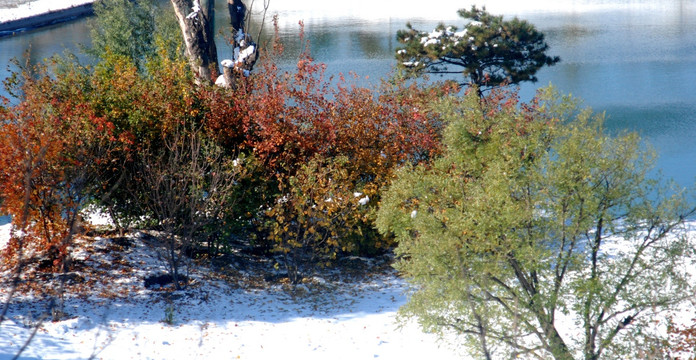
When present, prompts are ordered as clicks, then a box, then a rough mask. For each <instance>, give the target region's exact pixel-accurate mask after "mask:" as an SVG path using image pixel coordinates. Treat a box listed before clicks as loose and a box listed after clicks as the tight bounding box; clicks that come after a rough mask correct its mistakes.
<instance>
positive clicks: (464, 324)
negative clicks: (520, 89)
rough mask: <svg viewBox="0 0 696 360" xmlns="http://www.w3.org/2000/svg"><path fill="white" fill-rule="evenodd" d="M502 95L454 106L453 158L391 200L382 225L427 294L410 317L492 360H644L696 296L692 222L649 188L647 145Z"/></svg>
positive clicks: (588, 120)
mask: <svg viewBox="0 0 696 360" xmlns="http://www.w3.org/2000/svg"><path fill="white" fill-rule="evenodd" d="M490 95H491V96H490V97H489V98H487V99H479V98H478V97H477V96H475V95H473V96H472V95H469V96H467V97H466V98H465V99H463V100H460V99H449V100H446V101H444V103H443V105H442V106H443V112H444V114H445V117H446V118H447V119H448V121H449V125H448V127H447V128H446V130H445V134H444V143H445V146H446V149H445V152H444V155H443V156H442V157H441V158H439V159H437V160H435V161H434V162H432V164H431V166H429V167H425V166H419V167H409V168H406V169H403V170H402V171H400V172H399V173H398V178H397V180H395V181H394V183H393V184H392V186H391V188H390V189H389V190H388V191H387V192H386V194H384V195H383V202H382V206H381V207H380V209H379V212H378V217H377V225H378V227H379V230H380V231H381V232H382V233H384V234H388V233H394V234H395V236H396V238H397V241H398V248H397V249H396V253H397V256H398V259H399V260H398V261H397V263H396V267H397V268H398V269H399V270H400V271H401V272H402V273H403V274H405V275H406V277H407V278H409V279H410V281H411V282H412V283H413V284H414V285H415V288H416V289H417V291H416V292H415V293H414V294H413V296H412V297H411V299H410V300H409V302H408V304H407V305H406V306H405V307H404V308H403V309H402V314H404V315H405V316H407V317H416V318H418V319H419V320H420V321H421V324H422V325H423V326H424V327H425V328H426V329H427V330H436V331H445V330H453V331H455V332H456V333H458V334H461V335H463V337H464V338H465V339H466V341H467V343H468V344H469V345H471V349H472V353H473V354H475V355H478V356H480V357H483V358H486V359H492V358H503V357H510V356H511V357H513V358H514V357H516V356H523V357H538V358H547V357H549V356H552V357H553V358H555V359H559V360H560V359H573V358H575V357H582V358H584V359H587V360H589V359H598V358H600V357H607V358H626V357H633V358H635V357H641V355H640V354H641V353H640V352H639V351H641V349H640V347H641V346H647V345H646V344H651V345H653V344H655V342H651V341H648V340H649V339H654V337H649V335H650V336H653V335H654V334H650V331H648V330H647V329H649V326H647V324H648V322H649V321H650V320H651V319H654V315H656V314H657V313H659V312H661V311H665V310H666V309H669V308H670V307H672V306H674V305H675V304H678V303H679V302H681V301H683V300H685V298H687V297H692V296H693V289H691V288H690V286H689V284H688V283H687V281H686V279H687V274H686V273H685V271H684V269H685V267H683V265H684V263H685V261H686V255H688V254H690V252H691V251H692V249H691V248H690V247H689V244H688V241H687V240H688V239H686V238H685V237H684V236H681V235H680V233H679V231H678V230H679V229H680V225H681V224H682V223H683V221H684V218H685V217H686V216H687V215H690V214H693V212H694V209H688V207H687V205H686V202H685V201H684V197H683V196H682V195H683V194H681V193H678V194H677V195H674V196H669V197H667V196H664V195H663V194H664V193H663V191H662V188H661V187H660V186H659V183H658V182H657V181H655V180H651V179H648V178H647V177H646V174H647V172H648V170H649V169H650V165H651V161H652V159H653V155H652V153H651V152H650V151H648V150H646V149H645V147H643V146H642V144H641V142H640V139H639V138H638V136H637V135H635V134H624V135H621V136H618V137H615V138H614V137H610V136H608V135H606V134H605V133H604V131H603V128H602V117H601V116H592V114H591V112H589V111H577V109H576V108H575V107H574V106H572V103H570V102H569V101H568V100H565V101H556V100H553V101H551V100H549V101H538V102H534V103H532V104H531V105H524V104H523V105H519V104H516V102H515V101H514V100H513V99H514V98H515V96H502V97H501V96H499V92H498V91H494V92H492V94H490ZM547 99H553V98H547ZM680 266H681V267H680ZM561 318H563V319H565V320H563V321H561ZM630 341H635V343H634V344H629V342H630ZM658 344H659V342H658ZM629 345H630V346H629Z"/></svg>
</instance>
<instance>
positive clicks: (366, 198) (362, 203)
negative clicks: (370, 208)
mask: <svg viewBox="0 0 696 360" xmlns="http://www.w3.org/2000/svg"><path fill="white" fill-rule="evenodd" d="M369 202H370V197H369V196H367V195H365V197H364V198H362V199H360V200H358V204H360V205H367V203H369Z"/></svg>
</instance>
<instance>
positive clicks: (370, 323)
mask: <svg viewBox="0 0 696 360" xmlns="http://www.w3.org/2000/svg"><path fill="white" fill-rule="evenodd" d="M96 218H97V219H98V218H99V217H96ZM92 222H93V223H94V222H95V221H92ZM688 225H689V232H690V233H691V234H694V233H696V223H694V222H691V223H689V224H688ZM9 232H10V224H9V218H8V217H0V248H3V247H4V246H5V244H6V242H7V240H8V239H9ZM76 244H77V245H78V246H77V250H74V251H73V258H74V260H73V265H72V267H73V269H74V272H72V273H69V274H68V275H69V278H68V281H67V283H68V285H69V286H70V287H71V288H70V289H69V290H68V291H67V292H66V293H67V294H75V293H78V292H77V291H76V289H79V290H80V292H79V293H80V294H81V295H79V296H70V297H68V298H67V299H66V300H65V305H64V313H65V314H66V317H65V320H62V321H58V322H51V321H50V320H46V321H44V322H43V323H41V326H40V327H39V331H38V332H37V334H36V336H35V338H34V339H33V341H32V342H31V343H30V346H29V347H28V348H27V349H26V350H25V351H24V352H23V353H22V356H21V357H20V359H25V360H31V359H90V358H93V359H187V360H188V359H276V358H280V359H303V360H311V359H339V360H340V359H346V360H348V359H351V360H352V359H445V360H446V359H467V357H466V356H464V355H463V351H462V350H461V349H457V348H456V347H454V346H453V345H451V344H450V345H447V344H443V343H441V342H438V341H437V338H436V336H435V335H432V334H425V333H423V332H421V330H420V328H419V327H418V325H417V324H415V323H412V322H411V323H406V324H401V325H402V326H399V324H397V322H396V312H397V310H398V308H399V307H400V306H402V305H403V304H404V303H405V302H406V295H405V293H406V291H407V285H406V284H405V282H404V281H403V280H402V279H400V278H399V277H398V276H397V275H396V274H395V273H394V272H393V271H391V270H389V268H388V267H387V266H386V263H385V262H381V263H380V262H379V260H370V259H361V258H351V259H350V261H353V262H355V264H357V265H353V266H351V267H347V268H341V272H340V273H339V272H331V271H327V272H324V273H323V274H322V275H321V276H322V277H317V276H315V277H313V278H311V279H308V281H307V282H306V283H305V284H301V285H298V286H297V287H296V288H292V287H290V286H289V285H283V284H281V283H279V282H277V281H272V280H271V281H270V282H267V279H266V278H264V274H265V273H263V272H260V271H258V268H257V267H255V266H256V265H255V264H257V263H258V261H248V258H245V257H244V256H246V255H242V254H241V253H240V254H237V255H235V257H232V258H231V259H228V260H226V261H225V262H224V264H223V265H217V266H214V267H212V268H211V267H202V266H196V265H193V264H192V265H191V267H190V272H189V273H188V277H189V278H190V279H191V281H190V283H189V286H188V287H187V289H185V290H182V291H173V290H172V289H171V288H170V287H167V286H165V287H160V286H151V287H146V286H145V282H144V280H145V279H146V278H148V277H150V276H152V275H156V274H162V273H164V271H165V267H164V262H163V260H162V257H161V255H160V253H159V250H158V244H157V243H156V238H155V237H152V236H148V235H147V234H144V233H138V234H136V235H134V236H130V237H127V238H118V237H115V238H111V239H106V238H101V237H96V238H85V239H80V240H78V241H76ZM249 256H250V255H249ZM361 265H362V266H361ZM263 266H266V267H265V269H267V270H268V269H271V270H270V271H273V270H272V267H270V266H268V265H263ZM691 266H693V264H692V265H691ZM365 269H368V271H364V270H365ZM370 269H372V270H370ZM353 271H355V272H354V273H353ZM692 271H693V269H692ZM356 274H358V275H357V276H356ZM37 277H43V279H44V282H42V284H46V283H49V284H50V283H51V281H52V279H55V277H54V275H50V274H47V273H37ZM10 278H11V274H9V273H7V272H0V279H2V280H4V281H0V304H3V303H4V300H5V299H6V298H7V294H8V289H9V286H8V284H7V279H10ZM53 284H55V282H53ZM48 288H49V287H45V288H43V289H40V288H36V287H28V288H23V292H22V294H21V295H17V296H15V297H14V300H13V302H12V304H11V306H10V308H9V316H8V320H5V321H4V322H3V323H2V324H0V360H4V359H11V358H13V356H14V355H15V354H16V353H17V351H18V350H19V349H20V347H21V346H22V345H23V344H24V342H25V341H26V339H27V338H29V336H30V335H31V333H32V330H33V329H34V328H35V325H36V324H37V323H38V321H39V320H38V318H39V316H40V315H41V314H44V313H46V310H47V309H48V308H49V305H50V304H49V303H48V301H47V300H44V299H45V298H46V297H39V296H37V295H36V293H37V292H42V291H46V289H48ZM663 316H666V314H664V315H663ZM671 316H672V317H673V318H674V320H676V322H677V323H683V324H691V323H692V321H691V319H692V318H693V317H694V307H693V305H690V304H685V307H684V308H682V311H681V312H677V313H672V314H671ZM165 320H168V321H165ZM655 320H656V322H655V325H656V327H657V328H662V329H663V330H658V331H664V325H665V320H666V317H661V318H660V319H655ZM558 321H559V324H558V325H559V329H560V330H561V332H562V333H563V336H564V337H566V338H572V337H573V334H574V333H576V332H577V331H579V329H577V328H576V326H574V325H573V320H572V319H571V318H567V319H565V318H564V317H559V319H558ZM578 334H579V333H578ZM692 355H693V354H690V355H688V358H691V356H692ZM685 358H687V357H685Z"/></svg>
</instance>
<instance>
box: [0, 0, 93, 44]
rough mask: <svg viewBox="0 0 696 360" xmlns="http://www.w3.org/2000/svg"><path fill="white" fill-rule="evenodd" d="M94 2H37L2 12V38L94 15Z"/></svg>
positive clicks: (36, 0) (4, 9)
mask: <svg viewBox="0 0 696 360" xmlns="http://www.w3.org/2000/svg"><path fill="white" fill-rule="evenodd" d="M93 3H94V0H67V1H54V0H35V1H31V2H29V3H25V4H21V5H19V6H17V7H14V8H3V9H2V11H0V37H2V36H9V35H14V34H17V33H21V32H24V31H27V30H32V29H36V28H39V27H42V26H47V25H53V24H57V23H60V22H65V21H70V20H73V19H77V18H80V17H83V16H86V15H91V14H93V10H92V4H93Z"/></svg>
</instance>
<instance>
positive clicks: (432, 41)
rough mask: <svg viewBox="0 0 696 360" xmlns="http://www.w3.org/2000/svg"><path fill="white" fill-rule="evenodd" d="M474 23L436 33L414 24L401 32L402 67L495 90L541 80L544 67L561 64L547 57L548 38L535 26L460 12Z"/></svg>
mask: <svg viewBox="0 0 696 360" xmlns="http://www.w3.org/2000/svg"><path fill="white" fill-rule="evenodd" d="M458 13H459V16H461V17H462V18H464V19H469V20H470V21H469V22H468V23H467V24H466V25H465V26H464V28H463V29H462V30H458V29H457V27H455V26H447V27H445V25H444V24H440V25H438V26H437V28H435V30H433V31H432V32H430V33H427V32H424V31H420V30H416V29H414V28H413V26H412V25H411V24H410V23H409V24H407V25H406V29H405V30H399V31H398V32H397V35H396V37H397V40H398V41H399V42H400V43H402V44H404V47H403V48H399V49H397V51H396V59H397V60H398V67H399V68H400V69H403V70H405V71H406V74H407V75H409V76H419V75H421V74H423V73H431V74H461V75H463V76H464V80H463V81H462V82H460V85H467V86H473V85H475V86H477V87H478V88H479V89H481V90H484V89H486V88H492V87H496V86H500V85H501V84H517V83H519V82H522V81H532V82H535V81H536V80H537V78H536V76H535V74H536V72H537V70H539V69H540V68H541V67H542V66H544V65H554V64H555V63H557V62H559V61H560V58H559V57H557V56H555V57H550V56H547V55H546V51H547V50H548V48H549V46H548V45H547V44H546V42H545V41H544V34H542V33H541V32H539V31H537V30H536V28H535V27H534V25H532V24H530V23H528V22H527V21H524V20H519V19H518V18H516V17H515V18H513V19H512V20H509V21H503V17H502V16H494V15H491V14H489V13H488V12H487V11H486V8H485V7H484V8H483V9H478V8H476V7H475V6H472V8H471V10H466V9H461V10H459V12H458Z"/></svg>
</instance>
